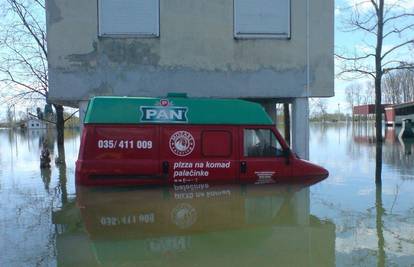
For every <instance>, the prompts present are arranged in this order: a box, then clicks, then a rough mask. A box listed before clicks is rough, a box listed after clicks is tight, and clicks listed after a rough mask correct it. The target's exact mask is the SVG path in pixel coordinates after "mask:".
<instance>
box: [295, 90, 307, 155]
mask: <svg viewBox="0 0 414 267" xmlns="http://www.w3.org/2000/svg"><path fill="white" fill-rule="evenodd" d="M292 148H293V151H294V152H295V153H296V154H298V155H299V157H301V158H302V159H309V99H308V98H295V99H294V100H293V103H292Z"/></svg>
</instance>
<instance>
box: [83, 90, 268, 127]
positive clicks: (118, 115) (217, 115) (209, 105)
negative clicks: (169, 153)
mask: <svg viewBox="0 0 414 267" xmlns="http://www.w3.org/2000/svg"><path fill="white" fill-rule="evenodd" d="M84 123H85V124H171V123H174V124H254V125H271V124H273V122H272V120H271V119H270V117H269V115H267V113H266V112H265V110H264V109H263V107H262V106H261V105H259V104H257V103H253V102H249V101H244V100H238V99H210V98H187V97H186V96H185V95H181V94H169V96H168V97H166V98H148V97H107V96H99V97H94V98H92V99H91V100H90V101H89V105H88V109H87V111H86V115H85V120H84Z"/></svg>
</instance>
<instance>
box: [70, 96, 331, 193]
mask: <svg viewBox="0 0 414 267" xmlns="http://www.w3.org/2000/svg"><path fill="white" fill-rule="evenodd" d="M327 176H328V171H327V170H325V169H324V168H322V167H320V166H317V165H315V164H312V163H310V162H308V161H305V160H301V159H299V158H298V157H297V156H296V155H295V153H292V152H291V150H290V149H289V147H288V146H287V144H286V142H285V141H284V140H283V138H282V137H281V135H280V134H279V132H278V131H277V129H276V127H275V125H274V123H273V121H272V120H271V119H270V117H269V116H268V115H267V113H266V112H265V111H264V109H263V108H262V106H260V105H259V104H256V103H252V102H248V101H243V100H235V99H205V98H187V97H186V96H185V95H181V94H174V95H171V94H169V95H168V97H166V98H144V97H95V98H93V99H91V100H90V102H89V105H88V109H87V111H86V115H85V120H84V129H83V133H82V140H81V148H80V151H79V158H78V161H77V162H76V182H77V184H83V185H165V184H174V183H200V182H201V183H206V182H208V183H295V182H300V183H302V182H304V183H307V184H308V183H309V182H310V181H311V180H315V181H319V180H322V179H325V178H326V177H327Z"/></svg>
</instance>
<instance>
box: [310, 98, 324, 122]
mask: <svg viewBox="0 0 414 267" xmlns="http://www.w3.org/2000/svg"><path fill="white" fill-rule="evenodd" d="M310 105H311V109H312V110H313V112H314V113H315V114H316V115H317V117H319V118H321V119H322V121H325V120H326V118H327V114H328V112H327V110H328V106H327V104H326V102H325V99H321V98H311V102H310Z"/></svg>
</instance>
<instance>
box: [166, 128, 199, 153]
mask: <svg viewBox="0 0 414 267" xmlns="http://www.w3.org/2000/svg"><path fill="white" fill-rule="evenodd" d="M194 147H195V141H194V137H193V136H192V135H191V133H189V132H187V131H178V132H175V133H174V134H173V135H171V137H170V149H171V152H173V153H174V154H175V155H177V156H180V157H184V156H187V155H189V154H191V152H193V150H194Z"/></svg>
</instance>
